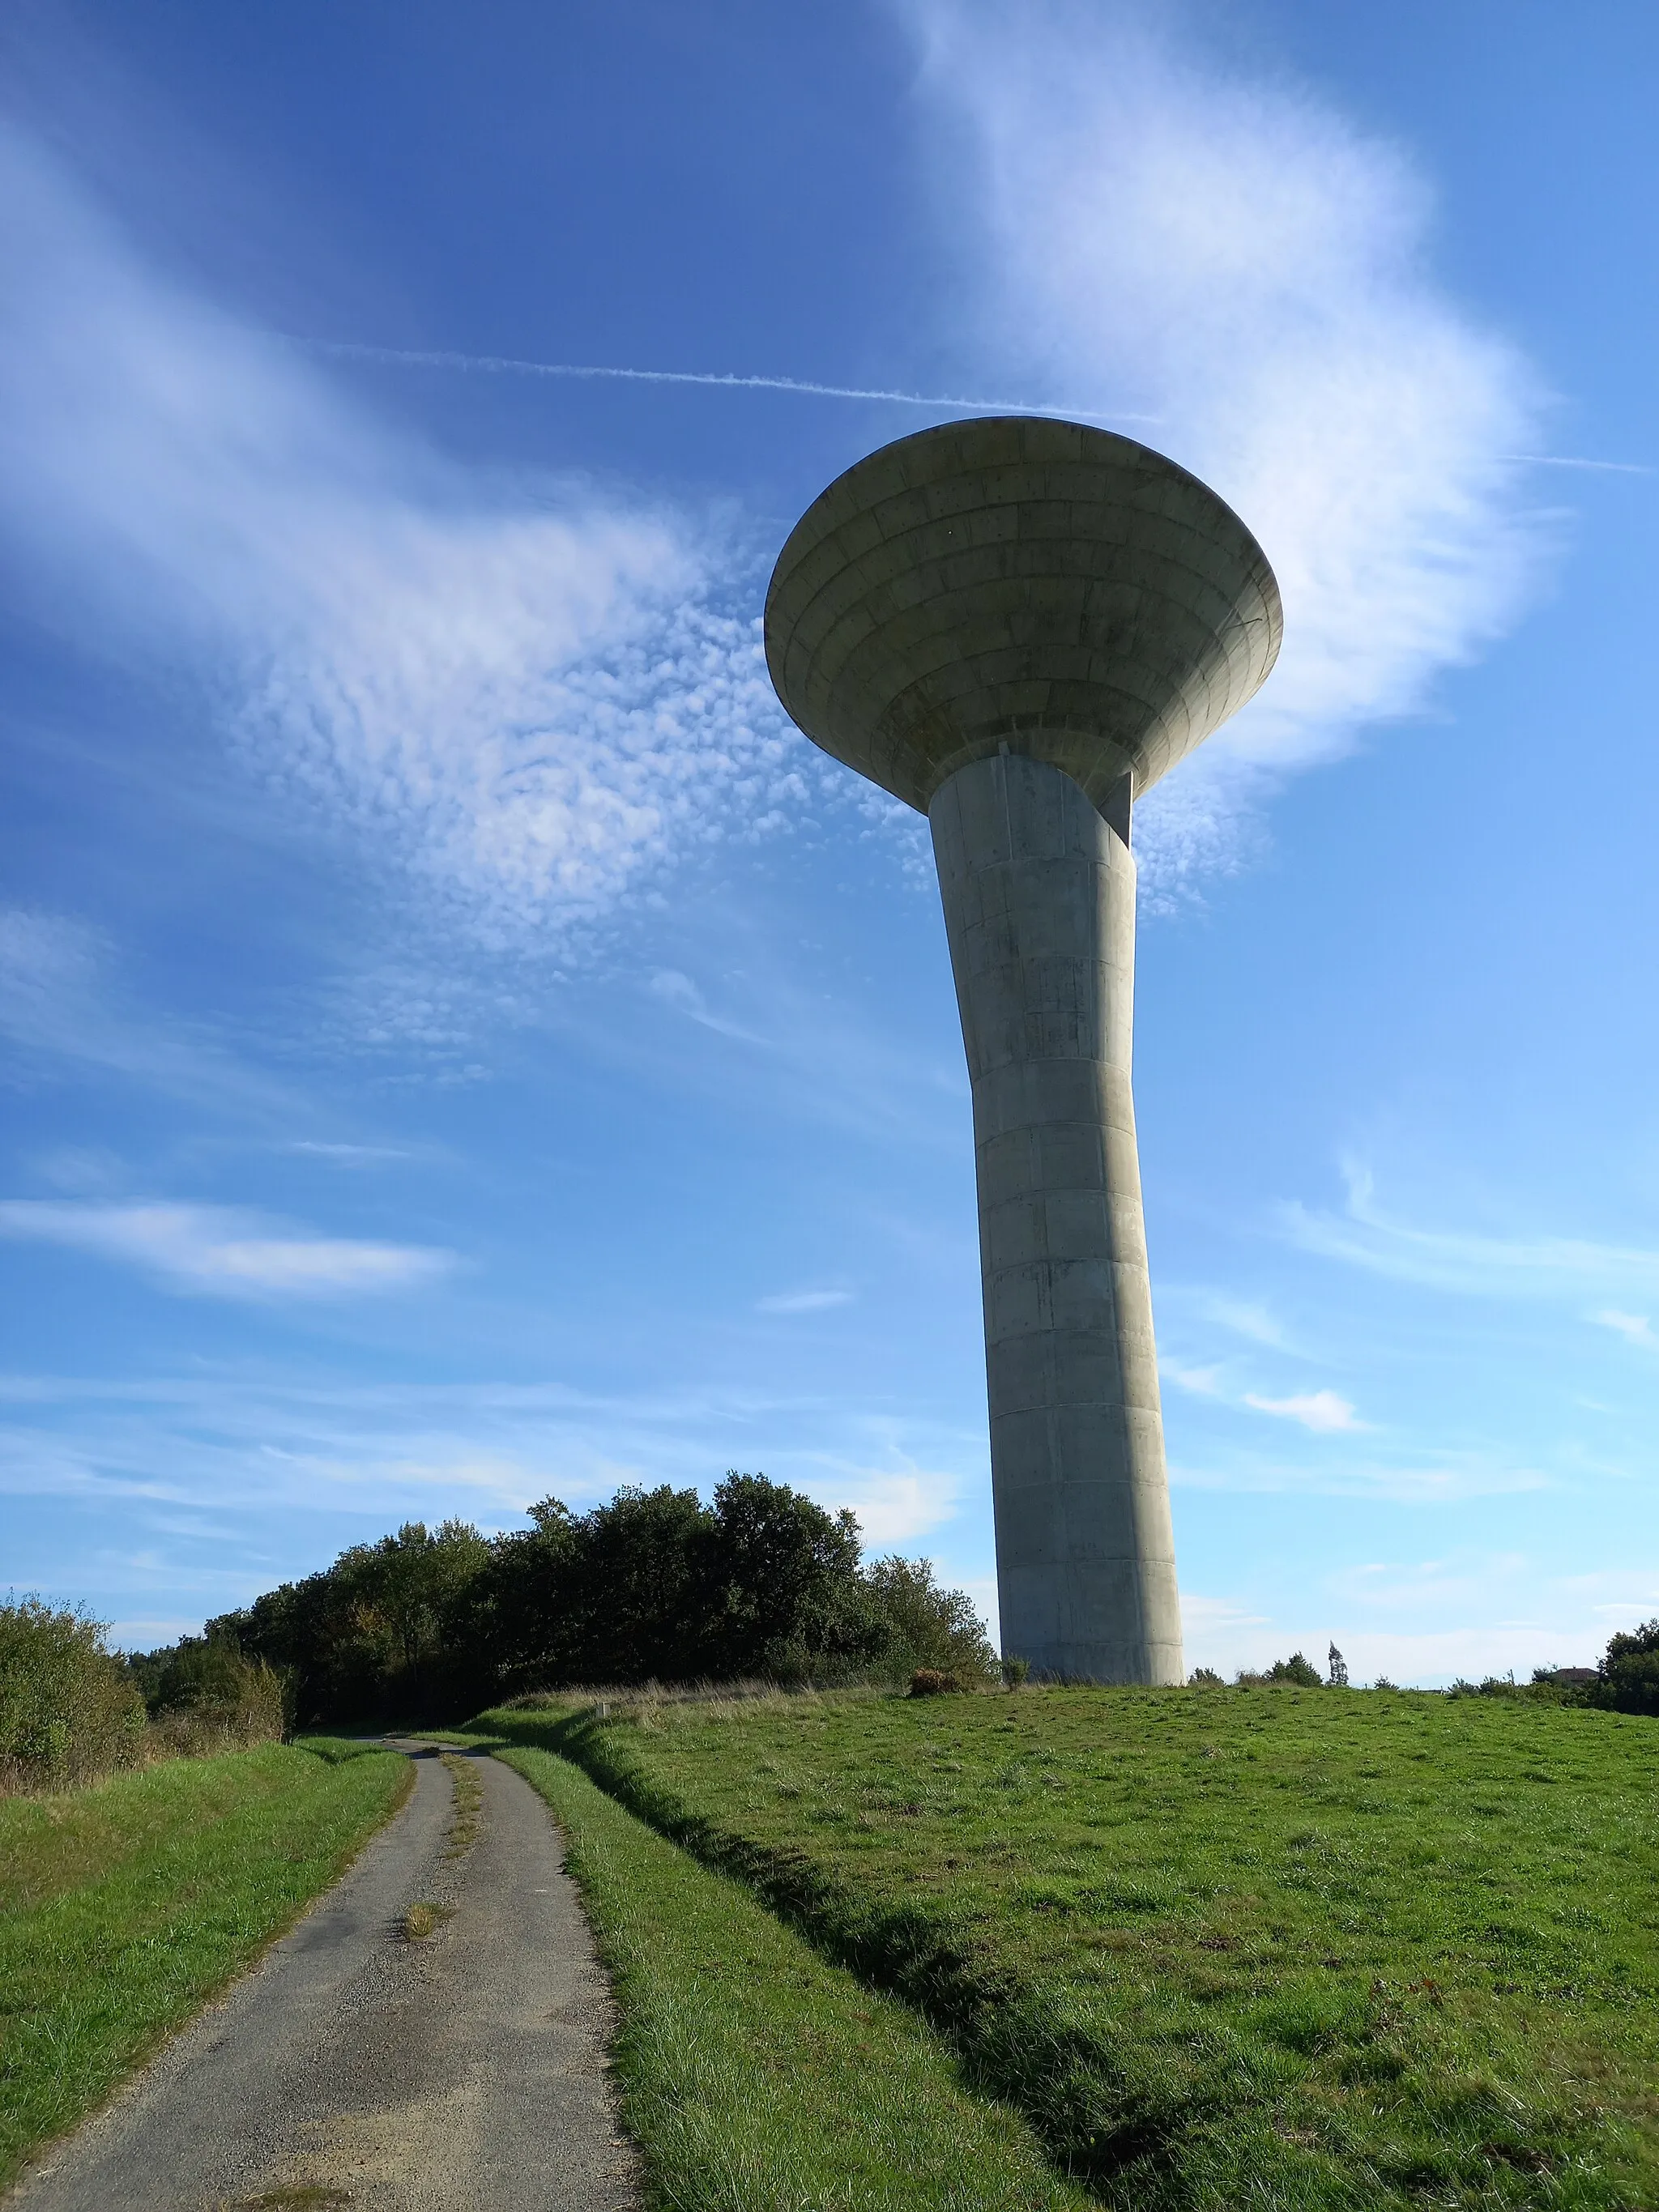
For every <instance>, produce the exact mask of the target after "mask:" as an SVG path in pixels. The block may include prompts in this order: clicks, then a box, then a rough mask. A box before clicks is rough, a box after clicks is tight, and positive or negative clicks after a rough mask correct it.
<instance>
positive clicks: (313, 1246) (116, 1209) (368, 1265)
mask: <svg viewBox="0 0 1659 2212" xmlns="http://www.w3.org/2000/svg"><path fill="white" fill-rule="evenodd" d="M0 1236H3V1237H18V1238H27V1239H32V1240H33V1241H35V1242H37V1243H47V1244H58V1245H61V1246H64V1247H65V1248H66V1249H70V1250H71V1251H80V1252H91V1253H95V1254H96V1255H98V1256H99V1257H100V1258H103V1259H108V1260H118V1261H127V1262H129V1263H131V1265H134V1266H137V1267H143V1268H144V1269H146V1270H147V1271H148V1272H149V1273H152V1274H155V1275H159V1276H160V1277H161V1279H162V1281H163V1282H165V1283H166V1284H167V1285H168V1286H169V1287H170V1288H172V1289H174V1290H181V1291H195V1292H203V1293H206V1294H209V1295H210V1296H213V1297H231V1298H249V1297H252V1298H319V1297H322V1298H329V1297H356V1296H360V1295H362V1294H363V1293H365V1292H374V1291H393V1290H410V1289H415V1288H418V1287H419V1286H420V1285H422V1284H425V1283H429V1282H431V1281H433V1280H434V1279H435V1278H436V1277H437V1276H439V1275H441V1274H442V1273H445V1272H446V1271H447V1269H448V1268H449V1267H451V1266H452V1265H453V1254H450V1253H447V1252H442V1251H435V1250H433V1249H428V1248H426V1247H423V1246H420V1245H414V1244H380V1243H369V1242H366V1241H364V1240H362V1239H354V1238H347V1237H296V1236H292V1235H285V1234H283V1233H281V1232H279V1231H276V1230H274V1229H273V1228H272V1227H271V1226H270V1225H268V1224H266V1223H265V1222H264V1221H262V1220H261V1218H260V1217H259V1216H258V1215H257V1214H252V1213H246V1212H241V1211H240V1210H239V1209H237V1208H235V1207H232V1206H170V1205H165V1204H161V1203H155V1202H150V1203H138V1204H132V1205H125V1206H82V1205H75V1204H71V1203H70V1202H68V1201H67V1200H58V1199H9V1200H3V1201H0Z"/></svg>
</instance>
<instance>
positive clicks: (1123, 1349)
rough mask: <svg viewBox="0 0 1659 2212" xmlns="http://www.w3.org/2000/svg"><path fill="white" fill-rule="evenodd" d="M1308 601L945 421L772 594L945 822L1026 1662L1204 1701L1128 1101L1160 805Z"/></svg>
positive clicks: (827, 504)
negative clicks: (1144, 897)
mask: <svg viewBox="0 0 1659 2212" xmlns="http://www.w3.org/2000/svg"><path fill="white" fill-rule="evenodd" d="M1282 628H1283V617H1282V614H1281V611H1280V607H1279V587H1278V586H1277V584H1276V583H1275V582H1274V580H1273V572H1272V570H1271V569H1270V568H1269V567H1268V565H1267V559H1266V557H1265V556H1264V555H1263V553H1262V551H1261V547H1260V546H1259V545H1257V544H1256V543H1255V539H1254V538H1252V537H1251V536H1250V534H1249V531H1247V530H1246V529H1245V527H1244V526H1243V523H1242V522H1241V521H1240V520H1239V519H1238V517H1237V515H1236V514H1234V513H1233V512H1232V511H1231V508H1230V507H1226V506H1225V504H1224V503H1223V502H1222V501H1220V500H1219V499H1218V498H1217V497H1216V495H1215V494H1214V493H1213V492H1212V491H1211V490H1210V489H1208V488H1207V487H1206V485H1204V484H1202V483H1200V482H1199V480H1198V479H1197V477H1193V476H1190V475H1188V472H1187V471H1186V470H1185V469H1182V468H1180V467H1178V466H1177V465H1176V463H1175V462H1173V461H1170V460H1167V459H1165V458H1164V456H1163V455H1162V454H1161V453H1152V451H1150V450H1149V448H1147V447H1145V446H1139V445H1137V444H1136V443H1135V442H1134V441H1133V440H1132V439H1129V438H1121V437H1117V436H1115V435H1113V434H1112V433H1111V432H1110V431H1107V430H1097V429H1091V428H1086V427H1085V425H1083V424H1081V423H1077V422H1051V421H1048V420H1038V419H1036V418H1033V417H1030V416H996V417H993V418H990V419H988V420H982V421H979V422H952V423H946V424H945V425H943V426H942V427H941V428H938V429H933V430H924V431H922V432H921V434H920V435H918V436H915V437H911V438H901V439H900V440H898V441H897V442H896V444H893V445H890V446H884V447H883V448H882V449H881V451H880V452H879V453H872V454H871V455H869V457H868V458H867V459H865V460H862V461H860V462H859V463H858V465H856V467H854V468H852V469H849V470H848V471H847V473H846V474H845V475H844V476H842V477H837V478H836V482H835V483H832V484H831V485H830V486H829V489H828V490H827V491H825V492H824V493H823V494H822V495H821V496H820V497H819V498H817V499H816V500H815V501H813V502H812V505H811V507H809V508H808V509H807V511H806V513H805V514H804V515H803V516H802V517H801V520H800V521H799V523H798V524H797V525H796V526H795V528H794V529H793V531H792V532H791V533H790V536H789V538H788V542H787V544H786V545H785V546H784V549H783V550H782V552H781V554H780V555H779V556H778V563H777V567H776V568H775V571H774V572H773V576H772V581H771V585H770V587H769V590H768V592H767V597H766V658H767V665H768V666H769V668H770V670H771V672H772V680H773V683H774V684H775V685H776V687H777V692H778V696H779V697H780V698H781V700H782V702H783V703H784V705H785V707H786V708H787V709H788V711H789V713H790V714H791V715H792V717H793V719H794V720H795V721H796V722H797V723H798V724H799V726H800V728H801V729H803V730H804V731H805V732H806V734H807V736H808V737H810V738H812V739H813V740H814V741H815V742H816V743H817V744H820V745H822V746H823V749H824V750H825V751H826V752H829V753H832V754H834V756H835V757H836V759H837V760H841V761H843V762H845V763H846V764H847V765H848V767H849V768H854V769H858V771H859V772H860V775H867V776H869V777H870V778H871V779H872V781H874V782H876V783H878V784H880V785H881V786H882V787H883V788H884V790H886V791H890V792H891V793H893V794H894V796H895V797H896V798H899V799H904V800H905V801H906V802H907V803H908V805H912V806H915V807H919V808H921V809H922V810H923V811H926V812H928V813H929V814H930V816H931V818H932V822H933V842H934V850H935V853H936V854H937V856H938V859H939V878H940V884H941V887H942V889H943V891H944V896H945V918H946V921H947V924H948V926H949V928H950V933H951V958H952V961H953V963H955V968H956V978H957V997H958V1000H959V1001H960V1004H961V1007H962V1017H963V1034H964V1036H965V1038H966V1042H967V1046H968V1058H969V1069H970V1072H971V1073H972V1076H973V1081H974V1121H975V1143H976V1149H977V1159H978V1174H979V1193H980V1249H981V1261H982V1265H983V1273H984V1285H985V1321H986V1360H987V1374H988V1377H989V1384H990V1400H991V1458H992V1471H993V1484H994V1491H995V1499H996V1523H997V1579H998V1588H999V1591H1000V1600H1001V1611H1002V1633H1003V1646H1004V1650H1006V1651H1007V1652H1010V1653H1012V1654H1016V1655H1018V1656H1021V1657H1023V1658H1027V1659H1030V1661H1031V1662H1032V1663H1033V1665H1034V1666H1035V1667H1036V1668H1037V1670H1038V1671H1039V1672H1041V1673H1046V1674H1071V1675H1080V1676H1085V1677H1089V1678H1091V1679H1094V1680H1104V1681H1139V1682H1168V1681H1179V1680H1181V1663H1182V1662H1181V1636H1180V1626H1179V1619H1178V1614H1177V1611H1176V1580H1175V1558H1174V1547H1173V1544H1172V1541H1171V1537H1170V1509H1169V1498H1168V1492H1167V1487H1166V1483H1165V1477H1164V1442H1163V1424H1162V1419H1161V1416H1160V1413H1159V1410H1158V1375H1157V1368H1156V1364H1155V1362H1154V1358H1153V1351H1152V1300H1151V1294H1150V1291H1149V1288H1148V1284H1147V1273H1146V1242H1145V1232H1144V1229H1143V1226H1142V1218H1141V1205H1140V1171H1139V1163H1138V1160H1137V1158H1136V1152H1135V1135H1134V1115H1133V1103H1132V1101H1131V1097H1130V1088H1129V1036H1130V1026H1131V1005H1132V998H1133V976H1132V970H1133V953H1134V871H1133V864H1132V862H1131V860H1130V858H1129V851H1128V837H1129V823H1130V814H1131V811H1132V807H1133V801H1134V800H1135V799H1138V798H1139V796H1140V795H1141V794H1142V793H1144V792H1146V790H1148V789H1149V788H1150V787H1152V784H1154V783H1155V782H1156V781H1158V777H1159V776H1161V775H1164V774H1165V772H1166V771H1167V770H1168V769H1170V768H1171V767H1173V766H1174V765H1175V763H1176V762H1177V761H1179V760H1181V759H1182V758H1183V757H1184V756H1185V755H1186V754H1188V753H1189V752H1190V751H1191V750H1193V748H1194V746H1195V745H1197V744H1200V743H1201V742H1202V741H1203V739H1204V738H1206V737H1207V736H1208V735H1209V733H1210V732H1211V731H1212V730H1213V729H1215V728H1216V727H1217V726H1218V725H1219V724H1220V723H1222V722H1223V721H1225V720H1226V718H1227V716H1228V715H1229V714H1232V713H1234V712H1235V711H1236V710H1237V708H1239V707H1242V706H1243V704H1244V702H1245V701H1246V700H1247V699H1249V697H1250V696H1251V695H1252V694H1253V693H1254V692H1255V690H1257V689H1258V688H1259V686H1260V685H1261V683H1262V682H1263V680H1264V679H1265V678H1266V677H1267V672H1268V671H1269V670H1270V669H1271V668H1272V666H1273V660H1274V658H1275V656H1276V654H1277V653H1278V651H1279V637H1280V634H1281V630H1282Z"/></svg>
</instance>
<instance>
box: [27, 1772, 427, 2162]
mask: <svg viewBox="0 0 1659 2212" xmlns="http://www.w3.org/2000/svg"><path fill="white" fill-rule="evenodd" d="M408 1786H409V1765H408V1762H407V1761H406V1760H404V1759H399V1758H398V1757H397V1756H395V1755H394V1754H393V1753H389V1752H370V1753H364V1754H362V1755H361V1756H360V1755H359V1754H358V1751H357V1747H355V1746H351V1745H343V1744H342V1745H335V1744H331V1743H327V1742H318V1743H315V1744H313V1747H312V1748H311V1749H309V1750H301V1749H298V1748H297V1747H295V1746H292V1745H288V1744H264V1745H262V1746H261V1747H259V1748H258V1749H257V1750H253V1751H240V1752H229V1753H224V1754H222V1756H220V1757H218V1758H215V1759H171V1760H168V1761H167V1762H165V1763H164V1764H161V1765H155V1766H150V1767H146V1768H145V1769H143V1771H141V1772H139V1773H136V1774H121V1775H118V1776H116V1777H115V1778H113V1779H112V1780H110V1781H106V1782H101V1783H99V1784H94V1786H93V1787H91V1788H89V1789H84V1790H73V1791H70V1792H67V1793H65V1794H64V1795H62V1796H46V1797H12V1798H7V1799H3V1800H0V2187H3V2185H5V2183H6V2182H7V2181H8V2180H9V2179H10V2178H11V2176H12V2175H13V2174H14V2173H15V2171H16V2168H17V2167H18V2166H19V2165H20V2164H21V2161H22V2160H23V2159H24V2158H25V2157H26V2156H27V2154H28V2153H29V2152H30V2151H32V2150H34V2149H37V2148H39V2147H40V2144H41V2143H42V2142H46V2141H47V2140H49V2139H50V2138H51V2137H52V2136H57V2135H61V2134H62V2133H63V2132H64V2130H66V2129H68V2128H70V2127H71V2126H73V2125H74V2124H75V2123H76V2121H77V2120H78V2119H80V2118H82V2115H83V2114H84V2113H86V2112H89V2111H91V2110H92V2108H93V2107H94V2106H95V2105H97V2104H99V2103H100V2102H101V2100H103V2098H104V2097H106V2095H107V2094H108V2093H109V2092H110V2090H111V2089H112V2088H113V2087H114V2086H115V2085H116V2083H117V2082H118V2081H120V2080H121V2078H122V2077H123V2075H125V2074H126V2073H128V2072H129V2071H130V2070H131V2069H132V2067H134V2066H135V2065H137V2063H139V2061H140V2060H141V2059H143V2057H145V2056H146V2055H147V2054H148V2053H149V2051H151V2050H152V2049H153V2048H154V2047H155V2045H156V2044H157V2043H158V2042H159V2041H160V2040H161V2038H162V2037H163V2036H164V2035H166V2034H167V2033H168V2032H169V2030H171V2029H173V2028H174V2027H178V2026H179V2024H180V2023H181V2022H182V2021H185V2020H188V2019H189V2018H190V2016H191V2014H192V2013H194V2012H195V2011H196V2009H197V2007H198V2006H199V2005H200V2004H201V2003H202V2002H204V1999H205V1998H207V1997H209V1996H211V1995H212V1993H213V1992H214V1990H216V1989H218V1988H220V1987H221V1986H222V1984H224V1983H226V1982H227V1981H228V1980H229V1979H230V1978H231V1977H232V1976H233V1975H234V1974H235V1973H237V1972H240V1970H241V1969H242V1968H243V1967H244V1966H246V1965H247V1964H248V1962H249V1961H250V1960H252V1958H253V1957H254V1956H255V1955H256V1954H258V1952H259V1950H260V1949H261V1948H263V1946H264V1944H266V1943H267V1942H270V1939H271V1937H272V1936H276V1935H277V1934H279V1933H280V1932H281V1930H282V1929H283V1928H285V1927H286V1926H287V1925H288V1924H289V1922H290V1921H291V1920H293V1919H294V1918H295V1917H296V1915H297V1914H298V1913H299V1912H301V1911H302V1910H303V1909H304V1907H305V1906H306V1905H307V1904H309V1902H310V1901H311V1899H313V1897H314V1896H316V1894H317V1893H318V1892H319V1890H321V1889H324V1888H325V1887H327V1885H328V1884H329V1883H330V1882H331V1881H333V1879H334V1877H335V1876H336V1875H337V1874H338V1873H339V1871H340V1869H341V1868H342V1867H343V1866H344V1865H345V1864H346V1863H347V1862H348V1861H349V1859H350V1858H351V1857H353V1856H354V1855H355V1853H356V1850H358V1848H359V1847H360V1845H361V1844H362V1843H363V1841H364V1839H365V1838H367V1837H368V1835H369V1834H370V1833H371V1832H373V1831H374V1829H375V1828H376V1827H378V1826H380V1822H381V1821H382V1820H385V1819H386V1817H387V1815H388V1814H390V1813H391V1812H392V1810H393V1809H394V1808H395V1807H396V1806H397V1805H398V1803H399V1802H401V1801H402V1798H403V1796H404V1792H405V1791H406V1790H407V1789H408Z"/></svg>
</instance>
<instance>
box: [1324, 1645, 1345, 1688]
mask: <svg viewBox="0 0 1659 2212" xmlns="http://www.w3.org/2000/svg"><path fill="white" fill-rule="evenodd" d="M1328 1666H1329V1670H1330V1674H1329V1680H1330V1686H1331V1687H1332V1689H1334V1690H1346V1688H1347V1686H1348V1662H1347V1661H1346V1659H1345V1658H1344V1657H1343V1656H1342V1654H1341V1653H1340V1651H1339V1650H1337V1648H1336V1646H1335V1644H1332V1646H1331V1649H1330V1656H1329V1660H1328Z"/></svg>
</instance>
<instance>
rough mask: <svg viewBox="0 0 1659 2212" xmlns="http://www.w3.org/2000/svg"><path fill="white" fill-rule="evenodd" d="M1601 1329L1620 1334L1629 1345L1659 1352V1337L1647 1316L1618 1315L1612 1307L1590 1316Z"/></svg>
mask: <svg viewBox="0 0 1659 2212" xmlns="http://www.w3.org/2000/svg"><path fill="white" fill-rule="evenodd" d="M1590 1319H1591V1320H1592V1321H1593V1322H1595V1323H1596V1324H1597V1325H1598V1326H1599V1327H1600V1328H1611V1329H1614V1330H1616V1331H1617V1332H1618V1334H1620V1336H1622V1337H1623V1338H1624V1339H1625V1340H1626V1343H1627V1344H1639V1345H1641V1346H1644V1348H1646V1349H1648V1350H1650V1351H1651V1350H1659V1336H1656V1335H1655V1334H1654V1333H1653V1323H1652V1322H1651V1321H1650V1319H1649V1318H1648V1316H1647V1315H1646V1314H1629V1313H1618V1312H1616V1311H1615V1310H1613V1308H1612V1307H1611V1306H1609V1307H1608V1308H1607V1310H1606V1312H1604V1313H1596V1314H1592V1315H1591V1316H1590Z"/></svg>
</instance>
